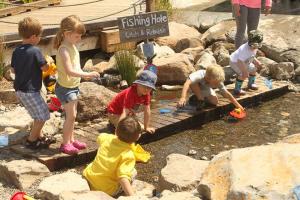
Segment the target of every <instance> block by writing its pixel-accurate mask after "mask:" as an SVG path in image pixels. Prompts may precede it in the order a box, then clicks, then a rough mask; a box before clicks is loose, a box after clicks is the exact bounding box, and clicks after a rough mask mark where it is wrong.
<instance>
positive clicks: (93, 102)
mask: <svg viewBox="0 0 300 200" xmlns="http://www.w3.org/2000/svg"><path fill="white" fill-rule="evenodd" d="M79 89H80V97H79V101H78V113H77V120H78V121H85V120H92V119H96V118H99V117H100V116H102V115H103V114H104V112H105V109H106V106H107V104H108V103H109V102H110V101H111V100H112V98H113V97H114V96H115V95H116V93H115V92H113V91H111V90H109V89H107V88H105V87H103V86H101V85H97V84H96V83H92V82H84V83H81V84H80V86H79Z"/></svg>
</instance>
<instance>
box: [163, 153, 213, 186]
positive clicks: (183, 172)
mask: <svg viewBox="0 0 300 200" xmlns="http://www.w3.org/2000/svg"><path fill="white" fill-rule="evenodd" d="M182 163H184V165H182ZM207 165H208V162H207V161H201V160H195V159H192V158H190V157H188V156H184V155H180V154H171V155H169V156H168V157H167V165H166V166H165V167H164V168H163V169H162V170H161V175H160V177H159V190H160V191H163V190H171V191H188V190H192V189H194V188H195V187H196V186H197V185H198V183H199V181H200V178H201V176H202V173H203V171H204V170H205V168H206V167H207Z"/></svg>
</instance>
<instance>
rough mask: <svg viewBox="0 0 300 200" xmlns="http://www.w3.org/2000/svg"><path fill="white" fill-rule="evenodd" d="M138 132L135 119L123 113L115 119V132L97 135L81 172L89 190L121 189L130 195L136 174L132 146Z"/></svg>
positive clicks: (138, 124)
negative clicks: (91, 154) (94, 150)
mask: <svg viewBox="0 0 300 200" xmlns="http://www.w3.org/2000/svg"><path fill="white" fill-rule="evenodd" d="M141 132H142V128H141V125H140V123H139V122H138V120H137V119H136V118H134V117H132V116H127V117H125V118H123V119H121V121H120V122H119V124H118V126H117V128H116V135H112V134H106V133H102V134H101V135H100V136H98V138H97V143H98V144H99V145H100V148H99V149H98V152H97V155H96V158H95V160H94V161H93V162H92V163H91V164H89V165H88V166H87V167H86V168H85V170H84V171H83V176H84V177H85V178H86V179H87V180H88V182H89V185H90V187H91V190H99V191H103V192H105V193H107V194H109V195H111V196H116V195H117V194H119V193H120V192H122V191H124V192H125V194H126V195H127V196H131V195H133V194H134V191H133V189H132V186H131V182H132V178H133V176H135V175H136V170H135V161H136V160H135V155H134V152H133V148H134V143H135V142H136V141H137V140H138V139H139V137H140V135H141Z"/></svg>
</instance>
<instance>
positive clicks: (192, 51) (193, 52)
mask: <svg viewBox="0 0 300 200" xmlns="http://www.w3.org/2000/svg"><path fill="white" fill-rule="evenodd" d="M203 50H204V47H202V46H200V47H196V48H187V49H185V50H183V51H182V52H181V53H183V54H187V55H189V56H192V58H193V63H194V64H195V62H196V60H195V59H196V58H198V59H199V57H200V56H201V54H202V52H203Z"/></svg>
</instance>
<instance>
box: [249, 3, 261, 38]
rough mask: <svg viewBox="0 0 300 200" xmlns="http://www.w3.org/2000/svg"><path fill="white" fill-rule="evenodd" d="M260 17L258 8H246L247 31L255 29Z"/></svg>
mask: <svg viewBox="0 0 300 200" xmlns="http://www.w3.org/2000/svg"><path fill="white" fill-rule="evenodd" d="M259 18H260V8H248V17H247V32H248V34H249V32H250V31H252V30H256V29H257V27H258V23H259Z"/></svg>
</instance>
